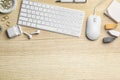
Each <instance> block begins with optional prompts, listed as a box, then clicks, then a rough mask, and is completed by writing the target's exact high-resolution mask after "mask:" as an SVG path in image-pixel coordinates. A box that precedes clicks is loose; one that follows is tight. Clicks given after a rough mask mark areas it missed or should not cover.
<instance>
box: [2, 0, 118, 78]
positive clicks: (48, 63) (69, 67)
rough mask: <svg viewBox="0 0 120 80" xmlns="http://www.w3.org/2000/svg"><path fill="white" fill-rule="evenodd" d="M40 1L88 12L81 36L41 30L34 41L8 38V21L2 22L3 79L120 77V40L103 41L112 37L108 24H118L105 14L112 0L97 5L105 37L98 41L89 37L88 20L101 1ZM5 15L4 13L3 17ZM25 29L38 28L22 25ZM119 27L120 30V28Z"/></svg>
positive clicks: (13, 19)
mask: <svg viewBox="0 0 120 80" xmlns="http://www.w3.org/2000/svg"><path fill="white" fill-rule="evenodd" d="M36 1H38V2H43V3H48V4H53V5H58V6H63V7H68V8H72V9H78V10H83V11H85V18H84V25H83V29H82V34H81V37H80V38H76V37H72V36H66V35H61V34H57V33H52V32H48V31H41V33H40V35H36V36H34V37H33V39H32V40H28V39H27V38H26V36H24V35H22V36H19V37H16V38H14V39H8V38H7V36H6V33H5V31H6V29H7V28H8V27H7V26H6V25H5V24H6V21H5V22H1V21H0V25H2V27H3V32H1V33H0V80H120V45H119V44H120V39H119V38H118V39H116V40H115V41H114V42H113V43H110V44H103V43H102V39H103V38H104V37H107V36H109V35H108V34H107V32H106V31H105V30H104V25H105V24H106V23H114V22H113V21H112V20H111V19H109V18H108V17H106V16H105V15H104V14H103V13H104V11H105V10H106V8H107V7H108V5H109V4H110V3H111V1H112V0H104V2H103V3H102V4H101V5H100V6H99V7H98V8H97V15H100V16H101V18H102V26H101V29H102V31H101V36H100V38H99V39H98V40H97V41H89V40H88V39H87V38H86V37H85V29H86V20H87V17H88V16H89V15H91V14H92V13H93V8H94V6H95V5H96V4H97V3H98V2H99V0H88V2H87V3H85V4H81V3H78V4H75V3H55V0H36ZM119 1H120V0H119ZM20 4H21V0H17V7H16V10H14V11H13V12H12V13H10V14H7V15H8V16H9V17H10V18H9V20H7V21H10V23H11V24H10V26H14V25H16V24H17V19H18V14H19V9H20ZM3 16H5V14H0V19H2V17H3ZM22 29H23V31H25V32H33V31H35V29H31V28H27V27H22ZM116 30H118V31H120V27H119V24H118V27H117V28H116Z"/></svg>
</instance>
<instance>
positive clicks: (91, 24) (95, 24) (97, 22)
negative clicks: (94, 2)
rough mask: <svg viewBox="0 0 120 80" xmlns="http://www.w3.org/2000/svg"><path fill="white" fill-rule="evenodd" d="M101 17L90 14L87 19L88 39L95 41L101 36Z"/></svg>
mask: <svg viewBox="0 0 120 80" xmlns="http://www.w3.org/2000/svg"><path fill="white" fill-rule="evenodd" d="M100 31H101V18H100V16H97V15H90V16H89V17H88V20H87V29H86V36H87V38H88V39H90V40H92V41H94V40H97V39H98V38H99V36H100Z"/></svg>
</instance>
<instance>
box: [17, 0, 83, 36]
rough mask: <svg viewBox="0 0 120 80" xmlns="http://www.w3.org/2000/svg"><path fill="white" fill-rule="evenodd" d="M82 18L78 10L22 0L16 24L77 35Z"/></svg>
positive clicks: (81, 12)
mask: <svg viewBox="0 0 120 80" xmlns="http://www.w3.org/2000/svg"><path fill="white" fill-rule="evenodd" d="M83 19H84V12H83V11H80V10H74V9H68V8H63V7H58V6H53V5H48V4H43V3H37V2H33V1H30V0H23V1H22V5H21V11H20V14H19V20H18V24H19V25H24V26H27V27H32V28H37V29H43V30H48V31H53V32H57V33H62V34H67V35H72V36H77V37H79V36H80V33H81V29H82V24H83Z"/></svg>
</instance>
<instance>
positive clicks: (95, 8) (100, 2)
mask: <svg viewBox="0 0 120 80" xmlns="http://www.w3.org/2000/svg"><path fill="white" fill-rule="evenodd" d="M103 1H105V0H101V1H100V2H99V3H98V4H97V5H96V6H95V7H94V12H93V14H94V15H95V14H96V9H97V7H98V6H100V5H101V4H102V3H103Z"/></svg>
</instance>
